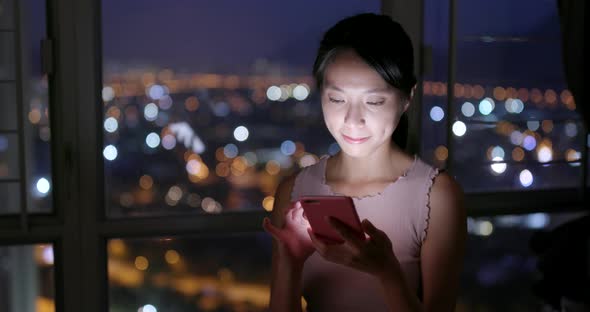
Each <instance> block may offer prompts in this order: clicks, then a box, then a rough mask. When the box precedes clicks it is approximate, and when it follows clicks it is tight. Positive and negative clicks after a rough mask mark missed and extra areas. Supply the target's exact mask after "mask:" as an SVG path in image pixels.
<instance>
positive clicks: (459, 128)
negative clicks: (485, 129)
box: [453, 121, 467, 137]
mask: <svg viewBox="0 0 590 312" xmlns="http://www.w3.org/2000/svg"><path fill="white" fill-rule="evenodd" d="M466 132H467V126H466V125H465V123H464V122H462V121H455V123H453V133H454V134H455V135H456V136H458V137H462V136H463V135H465V133H466Z"/></svg>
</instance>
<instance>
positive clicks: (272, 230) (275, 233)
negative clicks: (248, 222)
mask: <svg viewBox="0 0 590 312" xmlns="http://www.w3.org/2000/svg"><path fill="white" fill-rule="evenodd" d="M262 227H263V228H264V230H265V231H266V232H267V233H269V234H270V235H271V236H272V237H274V238H275V239H276V240H279V241H281V237H282V235H281V230H280V229H279V228H277V227H276V226H274V225H272V223H271V222H270V220H269V219H268V218H264V220H263V221H262Z"/></svg>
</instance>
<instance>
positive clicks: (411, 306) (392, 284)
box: [379, 271, 424, 312]
mask: <svg viewBox="0 0 590 312" xmlns="http://www.w3.org/2000/svg"><path fill="white" fill-rule="evenodd" d="M379 280H380V282H381V289H382V291H383V294H384V296H385V300H386V302H387V306H388V307H389V310H390V311H401V312H423V311H424V310H423V308H422V303H421V302H420V300H419V299H418V296H417V295H416V294H415V293H414V292H413V291H411V290H410V288H409V287H408V284H407V283H406V281H405V279H404V277H403V274H402V273H401V271H396V272H389V273H385V274H384V275H383V276H381V277H379Z"/></svg>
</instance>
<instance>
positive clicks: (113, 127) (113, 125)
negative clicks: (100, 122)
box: [104, 117, 119, 133]
mask: <svg viewBox="0 0 590 312" xmlns="http://www.w3.org/2000/svg"><path fill="white" fill-rule="evenodd" d="M117 128H119V122H118V121H117V119H115V118H114V117H109V118H107V119H105V121H104V129H105V130H106V132H109V133H113V132H115V131H117Z"/></svg>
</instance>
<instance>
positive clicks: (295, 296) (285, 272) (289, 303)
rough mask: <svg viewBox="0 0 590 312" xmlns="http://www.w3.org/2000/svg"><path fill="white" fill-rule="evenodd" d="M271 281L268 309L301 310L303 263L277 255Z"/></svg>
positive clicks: (295, 311)
mask: <svg viewBox="0 0 590 312" xmlns="http://www.w3.org/2000/svg"><path fill="white" fill-rule="evenodd" d="M274 269H275V272H274V274H273V280H272V282H271V293H270V311H272V312H283V311H286V312H289V311H291V312H301V288H302V285H301V274H302V270H303V265H298V264H292V263H289V262H288V261H285V260H282V259H281V257H279V259H278V261H277V263H276V264H275V267H274Z"/></svg>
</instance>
